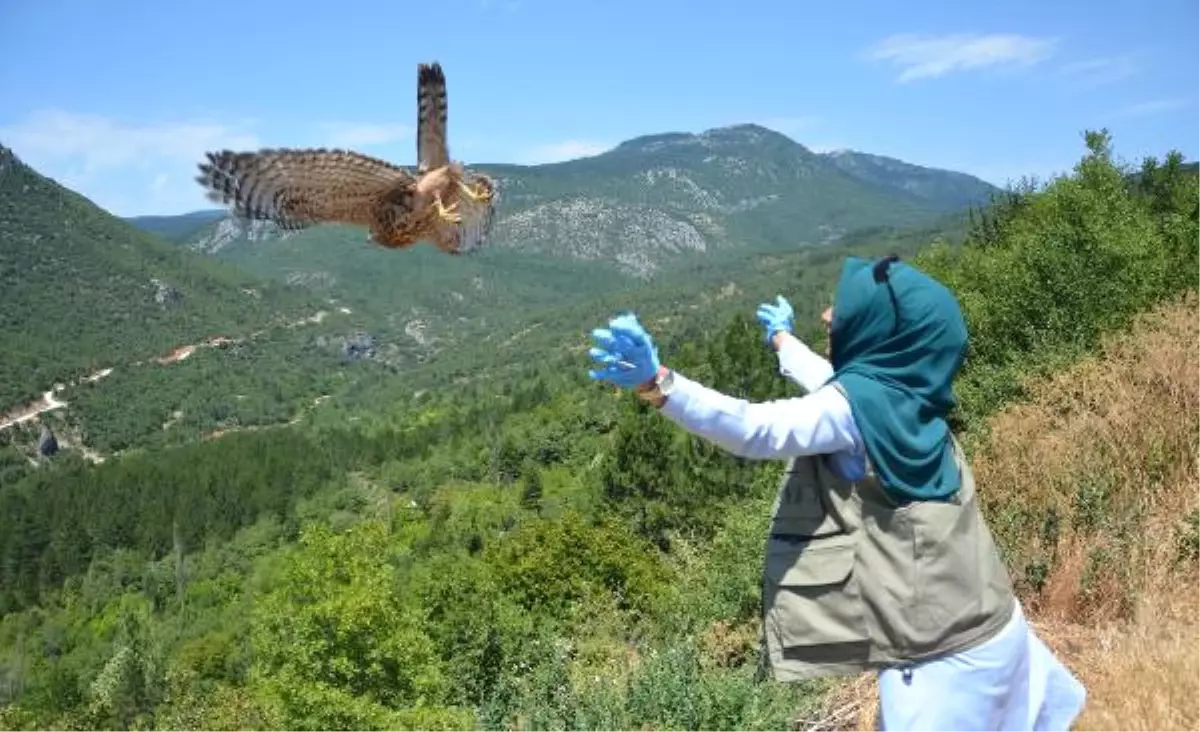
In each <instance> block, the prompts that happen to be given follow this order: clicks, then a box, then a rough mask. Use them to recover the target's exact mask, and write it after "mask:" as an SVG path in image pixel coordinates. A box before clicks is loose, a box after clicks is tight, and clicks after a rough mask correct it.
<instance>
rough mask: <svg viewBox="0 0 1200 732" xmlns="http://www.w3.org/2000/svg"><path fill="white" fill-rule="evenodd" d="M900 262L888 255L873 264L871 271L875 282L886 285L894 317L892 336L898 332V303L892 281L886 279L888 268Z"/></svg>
mask: <svg viewBox="0 0 1200 732" xmlns="http://www.w3.org/2000/svg"><path fill="white" fill-rule="evenodd" d="M898 261H900V257H898V256H897V255H895V254H889V255H887V256H886V257H884V258H883V259H881V260H879V261H878V262H876V263H875V268H874V269H873V270H872V271H871V275H872V277H874V279H875V282H877V283H878V282H882V283H884V284H886V285H887V288H888V296H890V297H891V299H892V311H893V312H894V313H895V315H896V320H895V323H894V324H893V325H892V335H895V334H896V331H898V330H900V303H899V302H897V301H896V291H895V290H893V289H892V281H891V279H889V278H888V267H890V266H892V262H898Z"/></svg>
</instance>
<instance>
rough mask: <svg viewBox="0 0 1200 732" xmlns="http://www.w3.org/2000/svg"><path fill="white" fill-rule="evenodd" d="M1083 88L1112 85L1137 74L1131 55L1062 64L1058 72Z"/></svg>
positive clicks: (1136, 65)
mask: <svg viewBox="0 0 1200 732" xmlns="http://www.w3.org/2000/svg"><path fill="white" fill-rule="evenodd" d="M1058 71H1059V73H1060V74H1062V75H1063V76H1069V77H1071V78H1073V79H1075V80H1076V82H1077V83H1078V84H1079V85H1080V86H1081V87H1084V88H1092V87H1097V86H1103V85H1105V84H1114V83H1116V82H1118V81H1124V80H1125V79H1128V78H1129V77H1131V76H1133V75H1134V74H1136V73H1137V72H1138V64H1137V62H1135V61H1134V59H1133V55H1132V54H1128V53H1126V54H1122V55H1120V56H1108V57H1103V58H1091V59H1085V60H1082V61H1072V62H1071V63H1068V64H1064V65H1063V66H1062V67H1061V68H1060V69H1059V70H1058Z"/></svg>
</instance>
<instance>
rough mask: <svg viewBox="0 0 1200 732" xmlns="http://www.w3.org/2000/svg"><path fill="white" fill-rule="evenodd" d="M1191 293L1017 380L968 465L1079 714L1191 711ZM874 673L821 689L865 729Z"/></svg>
mask: <svg viewBox="0 0 1200 732" xmlns="http://www.w3.org/2000/svg"><path fill="white" fill-rule="evenodd" d="M1197 322H1198V311H1197V299H1196V295H1195V293H1191V294H1189V295H1187V296H1186V297H1185V298H1184V299H1182V300H1180V301H1177V302H1174V303H1171V304H1169V305H1165V306H1163V307H1161V308H1159V309H1157V310H1155V311H1153V312H1151V313H1148V314H1146V315H1144V316H1143V317H1141V318H1140V319H1139V320H1138V322H1137V324H1136V325H1135V327H1134V328H1133V329H1132V330H1131V331H1130V332H1129V333H1126V334H1122V335H1120V336H1118V337H1115V338H1112V339H1110V340H1109V342H1108V343H1107V344H1106V346H1105V349H1104V353H1103V354H1102V356H1101V357H1098V358H1095V359H1091V360H1088V361H1086V362H1083V363H1080V364H1078V365H1077V366H1075V367H1074V368H1071V369H1069V370H1068V371H1066V372H1063V373H1061V374H1059V375H1057V376H1056V377H1054V378H1052V379H1049V380H1046V381H1043V382H1041V383H1038V384H1034V385H1032V386H1031V389H1030V392H1031V399H1030V400H1029V401H1028V402H1027V403H1023V404H1018V405H1014V406H1012V407H1010V408H1009V409H1007V410H1005V411H1003V412H1002V413H1000V414H998V415H997V416H996V417H995V418H994V419H993V420H992V422H991V425H990V426H991V431H990V434H989V436H988V439H987V442H986V444H983V445H981V446H980V447H979V449H978V450H976V451H975V454H974V455H973V457H972V465H973V468H974V470H975V474H976V478H977V480H978V482H979V486H980V492H981V494H982V495H983V497H984V500H985V503H986V506H985V510H986V511H987V514H988V517H989V523H990V524H991V526H992V527H993V530H994V531H995V533H996V536H997V540H998V541H999V543H1000V544H1001V547H1002V549H1003V551H1004V553H1005V558H1006V561H1007V562H1008V565H1009V568H1010V571H1011V573H1012V576H1013V580H1014V582H1015V584H1016V586H1017V589H1018V592H1019V594H1020V596H1021V599H1022V601H1023V602H1024V603H1025V606H1026V607H1027V608H1028V612H1029V614H1030V617H1031V618H1032V620H1033V623H1034V627H1035V628H1036V630H1037V632H1038V633H1039V635H1040V636H1041V637H1043V638H1044V639H1045V640H1046V642H1047V644H1049V645H1050V646H1051V647H1052V648H1053V649H1054V651H1055V652H1056V653H1057V654H1059V657H1060V658H1061V659H1062V660H1063V662H1064V663H1066V664H1067V665H1068V666H1069V667H1070V668H1071V669H1072V671H1073V672H1074V673H1075V674H1076V675H1077V676H1079V678H1080V679H1081V680H1082V681H1083V683H1084V684H1085V685H1086V686H1087V688H1088V704H1087V706H1086V708H1085V709H1084V712H1083V714H1082V716H1081V717H1080V719H1079V720H1077V727H1078V728H1079V729H1127V730H1141V729H1146V730H1151V729H1156V730H1170V729H1197V728H1198V725H1200V646H1198V635H1200V620H1198V613H1200V600H1198V598H1200V595H1198V592H1200V583H1198V576H1197V570H1198V565H1197V536H1196V530H1197V523H1196V522H1197V514H1198V504H1200V500H1198V492H1197V487H1198V483H1200V471H1198V468H1200V462H1198V458H1197V444H1198V442H1200V378H1198V374H1200V337H1198V335H1200V334H1198V329H1197ZM874 689H875V687H874V684H873V683H870V682H869V681H868V680H866V679H865V677H864V679H857V680H855V681H853V682H850V683H848V684H846V685H844V686H843V687H841V688H840V689H839V690H838V691H837V692H835V693H834V694H833V695H832V696H831V698H830V700H829V703H828V708H829V709H830V710H835V709H840V710H842V712H841V715H840V718H839V719H838V720H837V721H836V722H833V720H832V719H831V720H830V721H831V722H832V725H831V726H830V727H826V728H831V729H855V728H857V729H863V730H866V729H874V724H875V719H874V711H875V708H876V699H875V691H874Z"/></svg>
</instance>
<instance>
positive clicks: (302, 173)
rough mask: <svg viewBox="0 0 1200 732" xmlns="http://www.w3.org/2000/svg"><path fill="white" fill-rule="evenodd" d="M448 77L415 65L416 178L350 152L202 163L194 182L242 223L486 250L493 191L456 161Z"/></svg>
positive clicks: (219, 155) (395, 243)
mask: <svg viewBox="0 0 1200 732" xmlns="http://www.w3.org/2000/svg"><path fill="white" fill-rule="evenodd" d="M447 108H448V104H447V96H446V75H445V73H444V72H443V71H442V67H441V65H440V64H438V63H432V64H424V63H422V64H418V65H417V169H416V171H415V173H414V172H410V171H409V170H407V169H405V168H403V167H401V166H399V165H394V164H392V163H389V162H387V161H386V160H381V159H379V158H376V157H371V156H369V155H364V154H362V153H359V152H355V151H352V150H341V149H327V148H309V149H294V148H264V149H261V150H258V151H257V152H234V151H232V150H221V151H218V152H209V153H206V154H205V157H206V158H207V162H204V163H200V165H199V168H200V175H198V176H196V181H197V182H198V183H200V185H201V186H203V187H204V188H205V189H207V191H208V198H209V200H211V201H214V202H216V203H220V204H224V205H228V206H230V208H231V210H232V212H233V214H234V215H235V216H238V217H240V218H245V219H251V220H265V221H271V222H273V223H274V224H275V225H277V226H278V227H280V228H282V229H286V230H297V229H304V228H308V227H310V226H315V225H319V224H326V223H342V224H353V225H358V226H364V227H366V228H367V229H368V231H369V232H370V239H371V241H373V242H375V243H376V244H379V245H380V246H383V247H387V248H389V249H404V248H407V247H410V246H412V245H414V244H416V243H417V242H419V241H428V242H430V243H432V244H434V245H435V246H436V247H437V248H438V249H440V250H442V251H444V252H446V253H448V254H462V253H465V252H469V251H472V250H475V249H477V248H478V247H480V246H482V245H483V244H484V242H485V241H486V239H487V236H488V234H489V233H490V232H491V228H492V222H493V219H494V216H495V196H496V186H495V183H494V182H493V181H492V179H491V178H489V177H488V176H486V175H484V174H482V173H478V172H472V173H470V174H468V173H467V171H466V169H465V167H464V165H463V164H462V163H461V162H459V161H454V160H451V159H450V152H449V149H448V146H447V143H446V136H447V135H446V120H447Z"/></svg>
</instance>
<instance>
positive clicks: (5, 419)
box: [0, 307, 351, 459]
mask: <svg viewBox="0 0 1200 732" xmlns="http://www.w3.org/2000/svg"><path fill="white" fill-rule="evenodd" d="M337 312H338V313H340V314H342V315H349V314H350V312H351V310H350V308H347V307H339V308H337ZM328 316H329V312H328V311H325V310H320V311H318V312H316V313H315V314H313V315H310V316H308V317H306V318H300V319H299V320H295V321H292V322H289V323H287V324H285V325H284V326H283V327H286V328H296V327H300V326H304V325H308V324H312V323H320V322H322V321H324V320H325V318H326V317H328ZM268 330H270V328H267V329H263V330H259V331H256V332H254V333H252V334H250V337H249V339H254V338H257V337H258V336H260V335H262V334H264V333H266V332H267V331H268ZM245 340H248V339H245V338H229V337H226V336H214V337H212V338H209V339H208V340H205V341H203V342H201V343H193V344H189V345H185V346H179V347H178V348H175V349H173V350H171V352H169V353H167V354H166V355H163V356H158V357H156V358H151V359H147V360H145V361H135V362H133V363H132V364H130V365H131V366H142V365H145V364H147V363H155V364H158V365H160V366H166V365H168V364H172V363H175V362H177V361H183V360H185V359H187V358H189V357H191V356H192V355H193V354H195V353H196V351H198V350H200V349H202V348H221V347H224V346H228V345H231V344H235V343H242V342H244V341H245ZM113 370H114V367H109V368H104V369H101V370H99V371H97V372H95V373H93V374H91V375H89V376H86V377H84V378H82V379H79V380H78V381H72V382H70V383H60V384H55V385H54V387H53V388H51V389H48V390H47V391H46V392H45V393H44V394H42V396H41V397H40V398H39V399H36V400H34V401H32V402H28V403H26V404H22V405H20V406H17V407H14V408H13V409H10V410H9V411H8V412H3V413H0V431H3V430H6V429H8V428H10V427H15V426H17V425H19V424H23V423H25V422H29V421H32V420H36V419H37V418H38V416H39V415H42V414H45V413H46V412H51V411H54V410H56V409H63V408H65V407H66V406H67V402H65V401H63V400H61V399H59V398H58V394H60V393H61V392H63V391H64V390H66V389H67V388H69V387H73V386H78V385H79V384H82V383H88V382H96V381H99V380H100V379H103V378H104V377H106V376H108V375H109V374H111V373H112V372H113ZM78 447H79V449H80V450H81V451H83V452H92V451H91V450H89V449H88V448H87V446H86V445H79V446H78ZM92 454H93V455H94V454H95V453H92ZM97 457H99V456H97ZM101 459H102V458H101Z"/></svg>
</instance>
